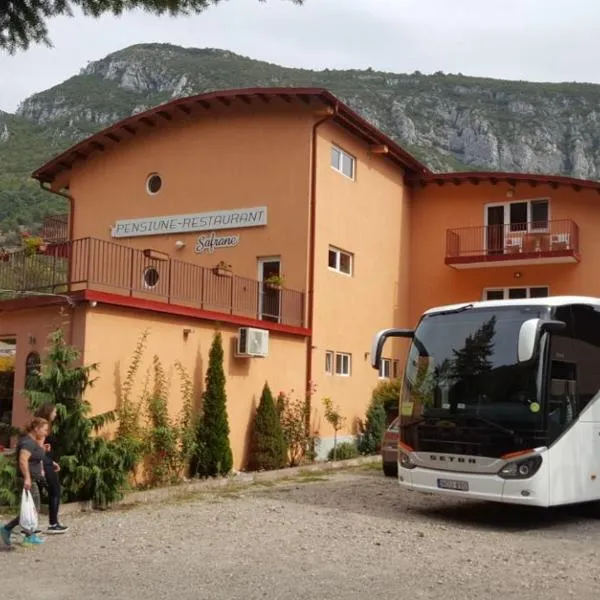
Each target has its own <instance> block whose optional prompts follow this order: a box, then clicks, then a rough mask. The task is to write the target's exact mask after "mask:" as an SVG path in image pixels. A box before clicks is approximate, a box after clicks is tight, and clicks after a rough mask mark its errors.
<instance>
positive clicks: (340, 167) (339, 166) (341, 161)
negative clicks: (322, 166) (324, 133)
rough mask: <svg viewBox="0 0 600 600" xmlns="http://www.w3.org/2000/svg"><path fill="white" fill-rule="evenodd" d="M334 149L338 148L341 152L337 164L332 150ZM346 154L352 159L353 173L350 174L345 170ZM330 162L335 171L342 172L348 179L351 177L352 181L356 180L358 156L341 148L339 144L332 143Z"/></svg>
mask: <svg viewBox="0 0 600 600" xmlns="http://www.w3.org/2000/svg"><path fill="white" fill-rule="evenodd" d="M333 150H336V151H337V152H338V153H339V160H338V161H337V165H336V164H334V160H333V152H332V151H333ZM344 156H345V157H347V158H349V159H350V164H351V165H352V175H348V174H347V173H344V171H343V165H344ZM329 164H330V165H331V168H332V169H333V170H334V171H337V172H338V173H341V174H342V175H343V176H344V177H345V178H346V179H350V180H351V181H355V180H356V157H355V156H353V155H352V154H350V153H349V152H346V151H345V150H343V149H342V148H340V147H339V146H338V145H337V144H331V150H330V152H329Z"/></svg>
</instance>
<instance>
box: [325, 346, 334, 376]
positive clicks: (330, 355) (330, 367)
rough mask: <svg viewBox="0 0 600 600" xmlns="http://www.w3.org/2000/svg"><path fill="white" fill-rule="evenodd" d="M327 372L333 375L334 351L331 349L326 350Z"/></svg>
mask: <svg viewBox="0 0 600 600" xmlns="http://www.w3.org/2000/svg"><path fill="white" fill-rule="evenodd" d="M325 373H327V374H328V375H333V352H332V351H331V350H327V352H325Z"/></svg>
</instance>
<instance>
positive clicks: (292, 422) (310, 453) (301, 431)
mask: <svg viewBox="0 0 600 600" xmlns="http://www.w3.org/2000/svg"><path fill="white" fill-rule="evenodd" d="M277 412H278V413H279V418H280V421H281V428H282V430H283V439H284V440H285V445H286V448H287V457H288V464H289V466H290V467H295V466H297V465H299V464H300V463H301V462H302V461H303V460H304V459H309V460H314V446H315V444H316V443H318V438H317V437H316V436H315V435H314V434H312V433H311V431H310V396H309V394H307V395H306V396H305V397H304V398H303V399H300V398H296V399H295V400H292V399H291V398H290V397H289V396H288V395H286V394H284V393H283V392H280V393H279V396H278V397H277Z"/></svg>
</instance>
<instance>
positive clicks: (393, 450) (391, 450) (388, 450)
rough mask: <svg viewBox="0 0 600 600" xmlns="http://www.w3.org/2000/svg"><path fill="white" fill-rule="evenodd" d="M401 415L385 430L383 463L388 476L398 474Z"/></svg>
mask: <svg viewBox="0 0 600 600" xmlns="http://www.w3.org/2000/svg"><path fill="white" fill-rule="evenodd" d="M399 423H400V417H396V418H395V419H394V420H393V421H392V422H391V423H390V425H389V427H388V428H387V429H386V430H385V433H384V434H383V442H382V444H381V463H382V465H383V473H384V475H386V477H397V476H398V438H399V436H400V429H399Z"/></svg>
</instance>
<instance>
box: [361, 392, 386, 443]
mask: <svg viewBox="0 0 600 600" xmlns="http://www.w3.org/2000/svg"><path fill="white" fill-rule="evenodd" d="M385 426H386V415H385V410H384V408H383V404H374V403H371V405H370V406H369V409H368V410H367V415H366V421H365V422H364V423H363V422H362V421H361V422H360V423H359V432H360V433H359V437H358V451H359V452H360V453H361V454H377V453H378V452H379V451H380V450H381V443H382V441H383V435H384V433H385Z"/></svg>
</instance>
